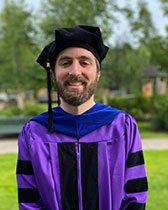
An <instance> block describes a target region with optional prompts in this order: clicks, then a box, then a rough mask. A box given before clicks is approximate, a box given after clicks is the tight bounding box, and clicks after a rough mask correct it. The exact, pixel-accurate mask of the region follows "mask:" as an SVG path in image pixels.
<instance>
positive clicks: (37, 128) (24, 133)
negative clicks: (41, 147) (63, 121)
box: [19, 120, 47, 141]
mask: <svg viewBox="0 0 168 210" xmlns="http://www.w3.org/2000/svg"><path fill="white" fill-rule="evenodd" d="M46 132H47V129H46V128H45V126H43V125H42V124H40V123H38V122H37V121H33V120H30V121H28V122H26V123H25V124H24V125H23V128H22V130H21V132H20V134H19V138H24V139H25V140H27V141H33V140H34V139H36V136H39V135H43V134H44V133H46Z"/></svg>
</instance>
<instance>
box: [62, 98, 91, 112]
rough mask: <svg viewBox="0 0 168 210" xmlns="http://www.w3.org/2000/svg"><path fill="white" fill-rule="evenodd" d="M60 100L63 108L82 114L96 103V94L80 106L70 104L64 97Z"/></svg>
mask: <svg viewBox="0 0 168 210" xmlns="http://www.w3.org/2000/svg"><path fill="white" fill-rule="evenodd" d="M60 101H61V107H62V109H63V110H64V111H66V112H68V113H71V114H82V113H84V112H86V111H87V110H89V109H90V108H91V107H92V106H94V105H95V101H94V96H92V97H91V98H90V99H89V100H88V101H86V102H85V103H83V104H81V105H79V106H72V105H69V104H67V103H66V102H65V101H64V100H63V99H62V98H60Z"/></svg>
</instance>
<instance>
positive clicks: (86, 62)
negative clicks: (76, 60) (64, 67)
mask: <svg viewBox="0 0 168 210" xmlns="http://www.w3.org/2000/svg"><path fill="white" fill-rule="evenodd" d="M80 64H81V65H82V66H89V65H90V63H89V62H88V61H81V62H80Z"/></svg>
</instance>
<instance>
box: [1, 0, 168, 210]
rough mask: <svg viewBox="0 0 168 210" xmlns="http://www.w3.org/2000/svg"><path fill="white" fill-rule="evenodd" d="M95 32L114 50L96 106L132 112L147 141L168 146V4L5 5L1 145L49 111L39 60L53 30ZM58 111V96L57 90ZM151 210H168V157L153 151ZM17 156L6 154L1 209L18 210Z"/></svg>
mask: <svg viewBox="0 0 168 210" xmlns="http://www.w3.org/2000/svg"><path fill="white" fill-rule="evenodd" d="M87 24H88V25H96V26H99V27H100V28H101V31H102V33H103V38H104V42H105V44H106V45H108V46H109V47H110V50H109V53H108V55H107V57H106V59H105V60H104V61H103V63H102V65H101V69H102V70H101V79H100V82H99V84H98V89H97V92H96V97H95V98H96V101H97V102H101V103H105V104H108V105H111V106H112V107H114V108H119V109H122V110H124V111H126V112H128V113H130V114H131V115H132V116H133V117H134V118H135V119H136V120H137V123H138V127H139V130H140V134H141V137H142V139H144V138H150V139H151V138H154V139H156V138H157V139H167V141H168V0H130V1H129V0H95V1H94V0H87V1H86V0H75V1H74V0H43V1H42V0H41V1H40V0H36V1H35V0H34V1H28V0H4V1H2V0H1V2H0V141H2V139H4V138H10V139H12V138H13V137H14V138H17V136H18V133H19V132H20V130H21V127H22V125H23V123H24V122H25V121H26V120H28V119H29V118H30V117H32V116H35V115H37V114H39V113H41V112H44V111H47V90H46V72H45V70H44V69H42V67H40V65H38V64H37V62H36V59H37V57H38V56H39V54H40V52H41V50H42V49H43V47H44V46H45V45H46V44H48V43H49V42H51V41H53V40H54V38H55V37H54V30H55V29H56V28H59V27H69V26H74V25H87ZM52 99H53V106H56V105H57V96H56V93H55V90H54V87H53V93H52ZM144 155H145V160H146V167H147V174H148V179H149V196H148V202H147V210H166V209H167V207H168V200H167V197H168V174H167V171H168V164H167V162H168V150H166V149H165V150H161V151H146V150H145V153H144ZM16 161H17V153H14V154H0V210H16V209H17V190H16V179H15V170H16V169H15V168H16Z"/></svg>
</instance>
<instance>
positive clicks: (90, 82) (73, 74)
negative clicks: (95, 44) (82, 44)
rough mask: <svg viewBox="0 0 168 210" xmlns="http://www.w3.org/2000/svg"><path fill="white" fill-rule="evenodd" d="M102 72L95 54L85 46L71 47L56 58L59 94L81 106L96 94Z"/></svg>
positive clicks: (71, 102)
mask: <svg viewBox="0 0 168 210" xmlns="http://www.w3.org/2000/svg"><path fill="white" fill-rule="evenodd" d="M99 77H100V72H99V71H98V70H97V65H96V59H95V57H94V55H93V54H92V53H91V52H90V51H88V50H85V49H83V48H79V47H70V48H66V49H65V50H63V51H62V52H61V53H60V54H59V55H58V57H57V59H56V64H55V72H54V78H55V83H56V87H57V91H58V94H59V96H60V97H61V98H62V99H63V100H64V101H65V102H66V103H68V104H70V105H72V106H79V105H81V104H83V103H85V102H86V101H88V100H89V99H90V98H91V96H93V95H94V92H95V89H96V86H97V82H98V79H99Z"/></svg>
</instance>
